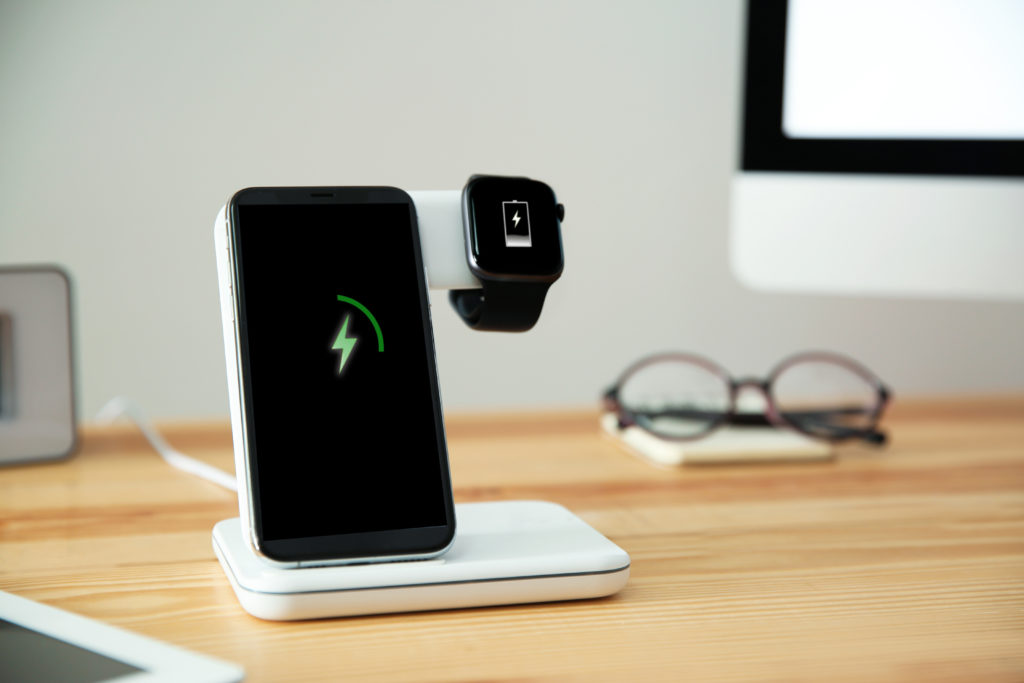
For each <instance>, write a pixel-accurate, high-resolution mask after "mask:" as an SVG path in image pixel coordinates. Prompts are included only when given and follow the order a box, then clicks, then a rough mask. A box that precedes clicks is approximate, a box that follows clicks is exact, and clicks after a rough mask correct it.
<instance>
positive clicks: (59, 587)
mask: <svg viewBox="0 0 1024 683" xmlns="http://www.w3.org/2000/svg"><path fill="white" fill-rule="evenodd" d="M887 426H888V428H889V430H890V434H891V437H892V438H891V443H890V446H889V447H888V448H886V449H884V450H873V449H868V448H859V447H848V448H847V447H844V448H843V449H842V450H841V453H840V456H839V458H838V459H837V460H836V461H834V462H825V463H807V464H779V465H770V464H759V465H741V466H720V467H713V466H708V467H690V468H677V469H658V468H655V467H653V466H651V465H648V464H646V463H644V462H641V461H640V460H638V459H636V458H634V457H632V456H630V455H628V454H627V453H625V452H624V451H623V450H621V449H620V448H619V447H618V446H617V445H616V444H615V443H614V442H613V441H612V440H610V439H609V438H606V437H603V436H602V435H601V434H600V433H599V430H598V426H597V414H596V413H595V412H571V413H565V412H563V413H542V414H533V415H526V414H518V415H479V416H465V415H463V416H459V415H456V416H451V417H449V420H448V435H449V442H450V451H451V463H452V472H453V481H454V486H455V493H456V500H458V501H476V500H500V499H520V498H527V499H531V498H532V499H543V500H551V501H555V502H558V503H561V504H563V505H565V506H567V507H568V508H569V509H571V510H573V511H574V512H576V513H577V514H578V515H580V516H581V517H582V518H583V519H585V520H586V521H587V522H589V523H590V524H592V525H593V526H594V527H596V528H597V529H598V530H599V531H601V532H602V533H604V534H605V535H606V536H608V537H609V538H611V539H612V540H613V541H615V542H616V543H618V544H619V545H620V546H622V547H623V548H625V549H626V550H627V551H628V552H629V554H630V555H631V557H632V561H633V565H632V576H631V578H630V581H629V584H628V586H627V587H626V588H625V589H624V590H623V591H622V592H621V593H619V594H618V595H616V596H614V597H611V598H607V599H602V600H592V601H585V602H576V603H572V602H564V603H552V604H545V605H522V606H514V607H498V608H483V609H470V610H457V611H449V612H432V613H421V614H401V615H389V616H378V617H355V618H345V619H329V620H322V621H313V622H299V623H272V622H264V621H260V620H258V619H255V618H253V617H250V616H249V615H248V614H246V613H245V612H244V611H243V610H242V608H241V607H240V606H239V605H238V603H237V602H236V600H235V597H234V595H233V593H232V592H231V588H230V586H229V585H228V582H227V580H226V579H225V577H224V576H223V574H222V573H221V570H220V567H219V565H218V564H217V561H216V559H215V558H214V555H213V551H212V549H211V546H210V530H211V528H212V527H213V524H214V523H215V522H217V521H218V520H220V519H222V518H225V517H229V516H234V515H236V514H237V511H236V501H235V496H234V494H233V493H231V492H228V491H225V490H222V489H219V488H218V487H216V486H214V485H212V484H208V483H205V482H203V481H201V480H199V479H196V478H194V477H192V476H190V475H188V474H185V473H182V472H179V471H177V470H174V469H171V468H170V467H168V466H167V465H165V464H164V463H163V462H162V461H161V460H160V459H159V458H158V456H157V455H156V454H155V453H153V452H152V451H151V450H149V448H148V447H147V446H146V444H145V443H144V442H143V441H142V439H141V437H139V436H138V435H137V433H136V432H135V431H134V430H133V429H132V428H130V427H128V426H120V425H119V426H114V427H110V428H90V427H86V428H85V429H84V431H83V440H82V447H81V449H80V451H79V452H78V454H77V455H76V456H74V457H73V458H72V459H71V460H69V461H67V462H63V463H53V464H40V465H31V466H22V467H9V468H6V469H2V470H0V589H3V590H7V591H10V592H13V593H16V594H19V595H22V596H25V597H28V598H32V599H35V600H40V601H42V602H46V603H48V604H51V605H55V606H57V607H61V608H64V609H68V610H72V611H74V612H78V613H80V614H83V615H86V616H89V617H92V618H95V619H100V620H103V621H106V622H109V623H112V624H116V625H118V626H121V627H124V628H128V629H132V630H135V631H138V632H140V633H143V634H146V635H150V636H153V637H156V638H160V639H162V640H165V641H169V642H171V643H175V644H178V645H181V646H184V647H187V648H191V649H193V650H197V651H200V652H205V653H208V654H211V655H214V656H218V657H222V658H224V659H228V660H231V661H235V662H237V663H239V664H241V665H243V666H244V667H245V668H246V670H247V674H248V678H247V680H253V681H265V680H286V681H306V680H342V679H351V680H403V681H407V680H481V679H482V680H512V679H542V678H559V679H561V678H579V679H587V680H591V679H607V680H683V679H688V680H723V681H728V680H768V681H822V680H828V681H846V680H850V681H853V680H856V681H863V680H905V681H1024V398H1021V397H1011V398H987V399H972V400H967V399H958V400H932V401H902V402H898V403H897V404H896V405H895V406H894V407H893V410H892V412H891V415H890V417H889V419H888V420H887ZM163 430H164V433H165V435H166V436H167V438H168V440H169V441H170V442H171V444H172V445H174V446H175V447H176V448H178V449H179V450H182V451H184V452H187V453H190V454H193V455H195V456H197V457H199V458H201V459H203V460H205V461H207V462H209V463H211V464H214V465H217V466H219V467H222V468H224V469H227V470H229V471H230V470H231V469H232V462H231V452H230V433H229V430H228V427H227V425H226V424H221V423H216V424H210V423H205V424H170V425H163ZM0 670H2V662H0ZM0 678H2V676H0Z"/></svg>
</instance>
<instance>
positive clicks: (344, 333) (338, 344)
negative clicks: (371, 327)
mask: <svg viewBox="0 0 1024 683" xmlns="http://www.w3.org/2000/svg"><path fill="white" fill-rule="evenodd" d="M351 317H352V316H351V315H346V316H345V321H344V322H343V323H341V330H340V331H339V332H338V337H337V338H336V339H335V340H334V344H332V345H331V350H332V351H337V352H338V356H339V357H340V360H339V362H338V374H339V375H340V374H341V371H342V370H344V369H345V363H346V362H348V359H349V358H350V357H351V356H352V349H354V348H355V347H356V342H358V341H359V339H358V338H357V337H350V336H348V321H349V318H351Z"/></svg>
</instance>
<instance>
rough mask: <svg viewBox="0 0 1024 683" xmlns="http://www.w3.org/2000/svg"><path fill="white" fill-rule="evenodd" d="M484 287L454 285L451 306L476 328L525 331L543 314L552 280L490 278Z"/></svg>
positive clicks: (450, 299)
mask: <svg viewBox="0 0 1024 683" xmlns="http://www.w3.org/2000/svg"><path fill="white" fill-rule="evenodd" d="M482 284H483V289H453V290H450V291H449V292H448V299H449V301H451V303H452V307H453V308H454V309H455V311H456V312H457V313H458V314H459V316H460V317H461V318H462V319H463V320H464V321H465V322H466V324H467V325H469V326H470V327H472V328H473V329H474V330H483V331H487V330H490V331H500V332H525V331H526V330H528V329H530V328H531V327H533V326H534V324H536V322H537V319H538V318H540V312H541V308H543V306H544V297H545V296H547V293H548V287H550V286H551V283H550V282H502V281H498V280H489V281H485V282H483V283H482Z"/></svg>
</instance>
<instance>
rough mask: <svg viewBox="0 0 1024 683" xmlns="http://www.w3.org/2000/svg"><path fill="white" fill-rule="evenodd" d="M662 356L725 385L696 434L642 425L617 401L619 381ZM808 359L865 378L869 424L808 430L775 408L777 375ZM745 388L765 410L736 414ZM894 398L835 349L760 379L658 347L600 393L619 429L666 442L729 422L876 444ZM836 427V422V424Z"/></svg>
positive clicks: (785, 362)
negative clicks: (871, 400)
mask: <svg viewBox="0 0 1024 683" xmlns="http://www.w3.org/2000/svg"><path fill="white" fill-rule="evenodd" d="M665 361H682V362H686V363H691V364H693V365H697V366H700V367H702V368H704V369H705V370H707V371H709V372H710V373H712V374H714V375H716V376H717V377H719V378H720V379H721V380H722V381H723V382H724V383H725V385H726V386H727V387H728V390H729V404H728V407H727V409H726V410H725V411H724V412H722V413H721V414H719V415H718V416H717V417H716V418H715V419H714V420H711V421H709V422H708V425H707V426H706V427H705V428H704V429H703V430H702V431H700V432H697V433H695V434H685V435H680V436H676V435H667V434H661V433H659V432H655V431H653V430H651V429H650V428H648V427H646V426H644V424H643V423H642V421H641V420H639V419H637V416H636V414H635V413H634V412H632V411H630V410H628V409H627V408H625V407H624V406H623V405H622V402H621V401H620V400H619V391H620V390H621V388H622V386H623V384H625V382H626V380H628V379H629V378H630V377H631V376H632V375H634V374H635V373H637V372H638V371H640V370H642V369H643V368H645V367H648V366H650V365H654V364H656V363H662V362H665ZM809 361H820V362H826V363H833V364H836V365H840V366H842V367H844V368H846V369H847V370H849V371H850V372H852V373H853V374H855V375H857V376H858V377H860V378H861V379H863V380H865V381H866V382H867V383H868V384H869V385H870V386H871V387H872V388H873V389H874V390H875V392H876V394H877V401H876V403H875V407H874V409H873V410H872V411H871V412H870V413H868V419H869V425H870V426H868V427H864V428H857V427H842V428H841V429H842V431H843V433H841V434H836V435H834V436H827V435H823V434H821V433H816V432H813V431H811V430H809V429H804V428H803V427H801V426H800V425H799V424H797V423H796V422H793V421H791V420H787V419H786V418H785V417H783V415H782V412H781V411H780V410H779V409H778V404H777V403H776V401H775V396H774V395H773V393H772V388H773V386H774V383H775V380H776V379H778V377H779V376H780V375H781V374H782V373H783V372H785V371H786V370H788V369H789V368H791V367H792V366H794V365H797V364H799V363H804V362H809ZM744 388H753V389H756V390H758V391H759V392H761V395H762V396H763V397H764V400H765V412H764V413H738V412H736V399H737V397H738V396H739V392H740V390H741V389H744ZM891 399H892V390H890V389H889V387H887V386H886V385H885V384H883V383H882V381H881V380H880V379H879V378H878V377H877V376H875V374H874V373H873V372H871V371H870V370H868V369H867V368H866V367H864V366H863V365H861V364H860V363H858V362H857V361H855V360H853V359H852V358H850V357H849V356H844V355H842V354H839V353H835V352H833V351H802V352H799V353H795V354H792V355H790V356H787V357H786V358H784V359H782V360H781V361H780V362H779V363H778V364H776V365H775V367H773V368H772V369H771V371H770V372H769V373H768V375H767V376H766V377H765V378H764V379H758V378H757V377H740V378H735V377H733V376H732V375H731V374H730V373H729V372H728V371H727V370H726V369H725V368H723V367H721V366H720V365H718V364H717V363H715V362H714V361H711V360H709V359H707V358H705V357H704V356H700V355H697V354H694V353H685V352H672V351H669V352H662V353H655V354H651V355H649V356H645V357H643V358H641V359H640V360H638V361H636V362H635V363H633V364H632V365H630V366H629V367H627V368H626V369H625V370H624V371H623V372H622V373H621V374H620V375H619V377H618V379H617V380H616V381H615V384H613V385H612V386H611V387H609V388H608V389H607V390H605V392H604V394H603V395H602V402H603V405H604V409H605V410H606V411H608V412H613V413H615V414H616V416H617V417H618V422H619V428H620V429H625V428H627V427H633V426H636V427H639V428H640V429H643V430H644V431H647V432H650V433H651V434H654V435H655V436H657V437H658V438H660V439H665V440H667V441H696V440H698V439H702V438H705V437H706V436H708V435H709V434H711V433H712V432H714V431H715V430H716V429H718V428H719V427H722V426H723V425H726V424H730V425H735V426H744V427H783V428H786V429H792V430H793V431H795V432H798V433H800V434H803V435H805V436H808V437H810V438H812V439H819V440H823V441H828V442H830V443H839V442H842V441H849V440H852V439H861V440H864V441H867V442H868V443H871V444H875V445H879V446H880V445H883V444H885V442H886V440H887V438H888V436H887V434H886V433H885V432H883V431H880V430H879V429H878V422H879V420H880V419H881V417H882V413H883V412H885V408H886V406H888V404H889V402H890V400H891ZM834 428H838V426H836V427H834Z"/></svg>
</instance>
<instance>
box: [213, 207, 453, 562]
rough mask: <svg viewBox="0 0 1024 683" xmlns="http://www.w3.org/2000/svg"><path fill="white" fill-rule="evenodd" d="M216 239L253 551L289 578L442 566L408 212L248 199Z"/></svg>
mask: <svg viewBox="0 0 1024 683" xmlns="http://www.w3.org/2000/svg"><path fill="white" fill-rule="evenodd" d="M216 236H217V255H218V273H219V280H220V284H221V313H222V317H223V318H224V320H223V322H224V338H225V354H226V360H227V365H228V388H229V394H230V396H229V398H230V402H231V414H232V436H233V440H234V445H235V471H236V475H237V477H238V484H239V511H240V513H241V519H242V529H243V533H246V534H248V536H249V539H248V540H249V542H250V545H251V547H252V548H253V549H254V550H255V551H256V553H257V555H259V556H261V557H262V558H264V559H266V560H268V561H270V562H273V563H277V564H280V565H283V566H289V567H296V566H311V565H323V564H342V563H346V562H365V561H383V560H399V559H401V560H406V559H421V558H428V557H433V556H436V555H439V554H441V553H443V552H444V551H445V550H446V549H447V548H448V547H449V546H450V545H451V543H452V540H453V539H454V536H455V512H454V507H453V503H452V491H451V480H450V474H449V468H448V453H447V448H446V444H445V433H444V423H443V420H442V414H441V397H440V393H439V388H438V380H437V368H436V361H435V356H434V341H433V331H432V329H431V322H430V308H429V303H428V300H427V284H426V277H425V271H424V267H423V259H422V255H421V252H420V238H419V234H418V229H417V223H416V210H415V205H414V204H413V201H412V199H411V198H410V197H409V195H408V194H406V193H405V192H403V191H401V190H399V189H396V188H390V187H301V188H300V187H275V188H249V189H245V190H242V191H240V192H238V193H237V194H235V196H234V197H232V199H231V201H230V202H229V203H228V205H227V206H226V207H225V209H224V210H222V213H221V217H219V218H218V225H217V228H216Z"/></svg>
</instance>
